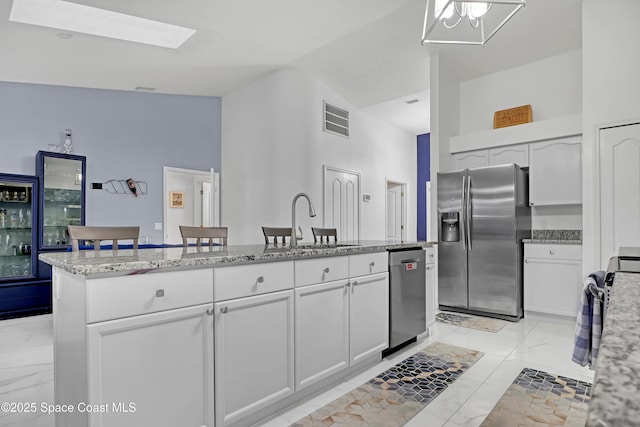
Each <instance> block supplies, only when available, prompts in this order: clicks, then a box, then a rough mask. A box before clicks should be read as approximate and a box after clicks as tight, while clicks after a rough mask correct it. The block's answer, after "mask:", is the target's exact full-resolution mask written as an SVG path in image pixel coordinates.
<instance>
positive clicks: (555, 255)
mask: <svg viewBox="0 0 640 427" xmlns="http://www.w3.org/2000/svg"><path fill="white" fill-rule="evenodd" d="M524 256H525V258H548V259H572V260H576V261H580V260H582V245H562V244H556V245H554V244H539V243H525V245H524Z"/></svg>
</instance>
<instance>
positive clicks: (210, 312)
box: [207, 308, 213, 316]
mask: <svg viewBox="0 0 640 427" xmlns="http://www.w3.org/2000/svg"><path fill="white" fill-rule="evenodd" d="M207 316H213V308H208V309H207Z"/></svg>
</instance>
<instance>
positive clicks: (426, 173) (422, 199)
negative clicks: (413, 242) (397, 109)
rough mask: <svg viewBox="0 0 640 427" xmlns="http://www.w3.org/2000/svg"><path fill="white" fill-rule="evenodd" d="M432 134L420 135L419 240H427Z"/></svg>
mask: <svg viewBox="0 0 640 427" xmlns="http://www.w3.org/2000/svg"><path fill="white" fill-rule="evenodd" d="M430 147H431V134H430V133H425V134H422V135H418V184H417V185H418V221H417V223H418V234H417V238H418V240H427V216H426V215H427V185H426V183H427V181H431V167H430V163H431V156H430V154H429V150H430Z"/></svg>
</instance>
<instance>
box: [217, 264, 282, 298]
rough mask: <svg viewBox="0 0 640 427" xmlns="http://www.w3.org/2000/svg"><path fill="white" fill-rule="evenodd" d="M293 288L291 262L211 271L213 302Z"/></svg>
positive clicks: (222, 268) (221, 268)
mask: <svg viewBox="0 0 640 427" xmlns="http://www.w3.org/2000/svg"><path fill="white" fill-rule="evenodd" d="M291 288H293V261H285V262H272V263H265V264H250V265H238V266H234V267H220V268H215V269H214V270H213V298H214V301H224V300H228V299H233V298H242V297H248V296H252V295H261V294H266V293H269V292H275V291H282V290H285V289H291Z"/></svg>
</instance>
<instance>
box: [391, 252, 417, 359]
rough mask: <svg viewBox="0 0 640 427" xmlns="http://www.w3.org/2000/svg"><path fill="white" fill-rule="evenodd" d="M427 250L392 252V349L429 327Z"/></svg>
mask: <svg viewBox="0 0 640 427" xmlns="http://www.w3.org/2000/svg"><path fill="white" fill-rule="evenodd" d="M424 269H425V253H424V250H423V249H422V248H415V249H414V248H409V249H398V250H393V251H389V300H390V306H389V348H390V349H394V347H398V346H400V345H401V344H404V343H406V342H407V341H410V340H412V339H415V337H416V336H418V335H420V334H421V333H423V332H424V331H425V330H426V317H425V297H426V288H425V271H424Z"/></svg>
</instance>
